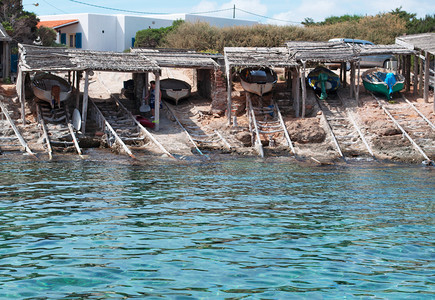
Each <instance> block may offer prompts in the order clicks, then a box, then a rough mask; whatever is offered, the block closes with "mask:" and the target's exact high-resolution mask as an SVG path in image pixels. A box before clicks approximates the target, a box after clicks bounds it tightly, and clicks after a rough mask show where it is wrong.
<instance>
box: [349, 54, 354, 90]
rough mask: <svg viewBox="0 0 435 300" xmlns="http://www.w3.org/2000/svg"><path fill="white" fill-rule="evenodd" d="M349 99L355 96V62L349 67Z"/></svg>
mask: <svg viewBox="0 0 435 300" xmlns="http://www.w3.org/2000/svg"><path fill="white" fill-rule="evenodd" d="M349 91H350V94H349V96H350V98H352V97H353V95H355V62H351V66H350V89H349Z"/></svg>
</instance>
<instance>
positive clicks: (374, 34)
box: [158, 13, 406, 53]
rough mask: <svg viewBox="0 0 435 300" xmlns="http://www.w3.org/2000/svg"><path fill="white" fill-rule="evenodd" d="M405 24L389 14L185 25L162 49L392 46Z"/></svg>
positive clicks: (218, 49)
mask: <svg viewBox="0 0 435 300" xmlns="http://www.w3.org/2000/svg"><path fill="white" fill-rule="evenodd" d="M405 23H406V22H405V21H404V20H403V19H401V18H400V17H398V16H395V15H392V14H389V13H388V14H381V15H377V16H374V17H372V16H369V17H363V18H360V19H359V20H356V19H351V20H349V21H343V22H338V23H331V24H324V25H317V24H316V25H314V24H312V25H309V26H305V27H302V26H277V25H255V26H249V27H248V26H238V27H225V28H217V27H213V26H210V25H209V24H207V23H184V24H182V25H180V26H179V27H178V28H177V29H176V30H173V31H171V32H169V33H168V34H167V35H166V37H165V39H164V43H161V44H159V45H158V46H159V47H168V48H180V49H194V50H197V51H206V50H214V51H218V52H220V53H222V52H223V48H224V47H279V46H283V44H284V43H285V42H286V41H327V40H329V39H331V38H336V37H347V38H359V39H364V40H370V41H373V42H374V43H378V44H390V43H394V40H395V38H396V37H397V36H399V35H402V34H403V33H405V32H406V27H405ZM385 24H389V25H388V26H385Z"/></svg>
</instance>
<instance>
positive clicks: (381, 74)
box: [361, 68, 405, 100]
mask: <svg viewBox="0 0 435 300" xmlns="http://www.w3.org/2000/svg"><path fill="white" fill-rule="evenodd" d="M361 78H362V81H363V85H364V88H365V89H366V90H368V91H371V92H375V93H380V94H383V95H385V96H386V97H387V99H388V100H390V99H391V95H392V94H393V93H395V92H399V91H401V90H402V89H403V87H404V86H405V77H404V76H403V75H401V74H394V73H392V72H390V71H388V70H386V69H383V68H373V69H369V70H367V71H365V72H364V73H363V74H362V75H361Z"/></svg>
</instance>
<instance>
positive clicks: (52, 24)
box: [36, 19, 79, 29]
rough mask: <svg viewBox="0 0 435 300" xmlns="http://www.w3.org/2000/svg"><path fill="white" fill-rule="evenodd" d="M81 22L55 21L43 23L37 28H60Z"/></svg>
mask: <svg viewBox="0 0 435 300" xmlns="http://www.w3.org/2000/svg"><path fill="white" fill-rule="evenodd" d="M78 21H79V20H77V19H74V20H54V21H41V22H39V23H38V24H37V25H36V26H37V27H38V28H39V27H41V26H44V27H50V28H53V29H55V28H59V27H62V26H66V25H70V24H74V23H78Z"/></svg>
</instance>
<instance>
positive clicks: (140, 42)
mask: <svg viewBox="0 0 435 300" xmlns="http://www.w3.org/2000/svg"><path fill="white" fill-rule="evenodd" d="M183 23H184V21H182V20H176V21H174V22H173V23H172V26H169V27H162V28H149V29H144V30H140V31H138V32H136V38H135V42H134V46H135V47H137V48H155V47H158V46H159V45H161V44H163V43H164V39H165V37H166V35H167V34H168V33H170V32H171V31H174V30H175V29H177V27H179V26H180V25H181V24H183Z"/></svg>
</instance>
